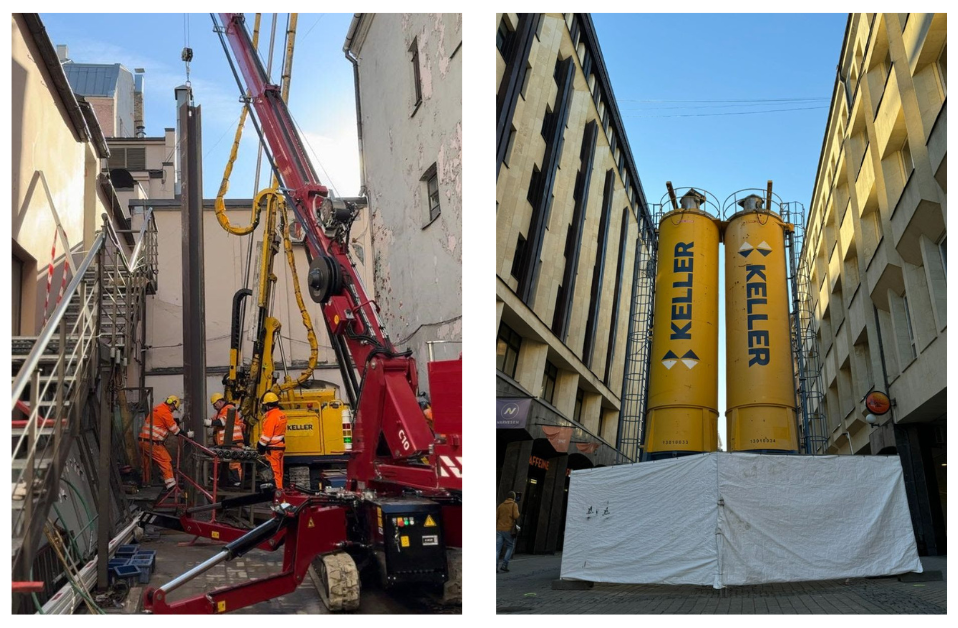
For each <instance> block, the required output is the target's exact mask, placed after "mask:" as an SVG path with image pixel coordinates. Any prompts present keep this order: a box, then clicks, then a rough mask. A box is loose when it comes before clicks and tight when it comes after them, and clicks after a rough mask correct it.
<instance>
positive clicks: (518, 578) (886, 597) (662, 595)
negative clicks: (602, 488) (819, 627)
mask: <svg viewBox="0 0 958 628" xmlns="http://www.w3.org/2000/svg"><path fill="white" fill-rule="evenodd" d="M561 560H562V557H561V554H556V555H554V556H516V557H514V558H513V560H512V561H511V562H510V563H509V570H510V571H509V573H499V574H496V612H497V613H500V614H504V613H523V614H528V613H555V614H573V613H613V614H614V613H623V614H699V613H703V614H734V615H752V614H902V613H906V614H943V613H946V612H947V606H946V601H945V599H946V584H947V582H946V580H942V581H939V582H920V583H912V582H899V581H898V579H897V578H852V579H848V580H829V581H816V582H796V583H788V584H768V585H760V586H745V587H729V588H726V589H722V590H715V589H712V588H711V587H699V586H686V585H645V584H629V585H627V584H601V583H596V584H595V586H594V587H593V588H591V589H585V590H578V591H553V590H552V581H553V580H556V579H558V578H559V568H560V564H561ZM922 563H923V566H924V568H925V570H926V571H928V570H931V569H936V570H940V571H942V573H943V574H945V573H946V570H945V567H946V558H945V557H935V558H933V559H927V560H926V559H924V558H923V559H922ZM489 569H492V566H491V565H490V567H489ZM946 578H947V576H946Z"/></svg>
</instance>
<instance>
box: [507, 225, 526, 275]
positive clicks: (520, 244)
mask: <svg viewBox="0 0 958 628" xmlns="http://www.w3.org/2000/svg"><path fill="white" fill-rule="evenodd" d="M525 252H526V239H525V238H523V237H522V234H521V233H520V234H519V239H518V240H516V252H515V255H514V256H513V258H512V270H511V271H510V272H509V274H510V275H512V276H513V277H515V278H516V279H518V278H519V269H520V267H521V266H522V256H523V254H524V253H525Z"/></svg>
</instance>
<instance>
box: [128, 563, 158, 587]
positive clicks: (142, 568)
mask: <svg viewBox="0 0 958 628" xmlns="http://www.w3.org/2000/svg"><path fill="white" fill-rule="evenodd" d="M152 562H153V561H151V560H149V559H146V558H134V559H133V560H131V561H130V566H131V567H136V568H137V569H138V570H139V572H140V573H139V575H140V584H149V583H150V574H151V573H152V572H153V567H152Z"/></svg>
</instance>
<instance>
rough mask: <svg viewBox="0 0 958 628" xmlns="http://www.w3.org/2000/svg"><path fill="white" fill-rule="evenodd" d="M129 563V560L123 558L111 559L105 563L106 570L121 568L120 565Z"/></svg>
mask: <svg viewBox="0 0 958 628" xmlns="http://www.w3.org/2000/svg"><path fill="white" fill-rule="evenodd" d="M129 562H130V559H129V558H125V557H121V558H111V559H110V560H109V562H108V563H107V568H108V569H113V568H114V567H119V566H121V565H126V564H128V563H129Z"/></svg>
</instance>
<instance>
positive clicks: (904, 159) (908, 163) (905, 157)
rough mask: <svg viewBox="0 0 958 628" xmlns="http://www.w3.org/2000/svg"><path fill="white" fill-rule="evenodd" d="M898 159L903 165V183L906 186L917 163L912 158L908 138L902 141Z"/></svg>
mask: <svg viewBox="0 0 958 628" xmlns="http://www.w3.org/2000/svg"><path fill="white" fill-rule="evenodd" d="M898 157H899V159H900V163H901V181H902V185H904V184H905V183H906V182H907V181H908V177H909V175H911V172H912V170H914V169H915V162H914V160H912V158H911V148H909V147H908V137H905V139H904V140H903V141H902V143H901V148H899V149H898Z"/></svg>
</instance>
